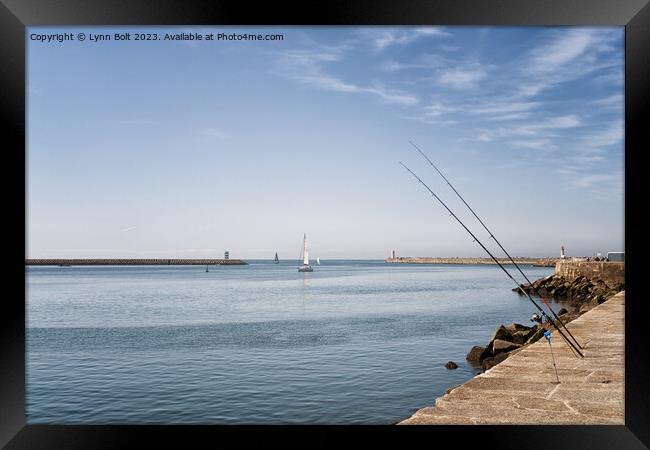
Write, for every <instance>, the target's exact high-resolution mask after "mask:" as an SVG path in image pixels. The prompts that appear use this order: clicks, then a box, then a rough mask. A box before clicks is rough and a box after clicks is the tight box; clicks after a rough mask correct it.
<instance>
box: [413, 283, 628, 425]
mask: <svg viewBox="0 0 650 450" xmlns="http://www.w3.org/2000/svg"><path fill="white" fill-rule="evenodd" d="M567 328H568V329H569V330H570V331H571V333H572V334H573V335H574V336H575V337H576V339H577V340H578V341H579V342H581V343H582V344H583V347H584V355H585V356H584V358H576V357H575V355H574V354H573V353H572V352H571V350H570V349H569V347H568V346H567V345H566V344H565V343H564V341H563V340H562V338H561V337H560V336H559V335H558V334H557V332H555V331H554V332H552V337H551V341H552V346H553V352H554V355H555V362H556V365H557V372H558V377H559V379H560V383H559V384H558V383H557V382H556V378H555V371H554V369H553V362H552V360H551V355H550V352H549V346H548V343H547V342H546V339H542V340H541V341H538V342H536V343H534V344H531V345H528V346H526V348H523V349H522V350H520V351H519V352H517V354H515V355H513V356H510V357H509V358H507V359H506V360H505V361H504V362H502V363H501V364H499V365H497V366H495V367H492V368H491V369H489V370H487V371H486V372H485V373H482V374H479V375H477V376H476V377H474V378H472V379H471V380H470V381H468V382H467V383H465V384H462V385H460V386H457V387H455V388H452V389H449V390H448V391H447V392H446V393H445V395H443V396H442V397H439V398H437V399H436V400H435V407H433V406H428V407H425V408H422V409H420V410H418V411H417V412H416V413H415V414H413V415H412V416H411V417H410V418H408V419H406V420H404V421H402V422H400V424H427V425H437V424H454V425H457V424H531V425H544V424H567V425H568V424H574V425H577V424H584V425H623V424H625V374H624V370H625V367H624V364H625V346H624V339H625V292H620V293H618V294H617V295H615V296H613V297H611V298H610V299H608V300H607V301H606V302H604V303H602V304H600V305H598V306H596V307H595V308H594V309H592V310H591V311H589V312H587V313H585V314H583V315H581V316H580V317H578V318H577V319H575V320H574V321H572V322H571V323H570V324H568V326H567Z"/></svg>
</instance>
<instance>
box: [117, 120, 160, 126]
mask: <svg viewBox="0 0 650 450" xmlns="http://www.w3.org/2000/svg"><path fill="white" fill-rule="evenodd" d="M120 123H121V124H123V125H157V124H158V121H157V120H153V119H127V120H122V121H120Z"/></svg>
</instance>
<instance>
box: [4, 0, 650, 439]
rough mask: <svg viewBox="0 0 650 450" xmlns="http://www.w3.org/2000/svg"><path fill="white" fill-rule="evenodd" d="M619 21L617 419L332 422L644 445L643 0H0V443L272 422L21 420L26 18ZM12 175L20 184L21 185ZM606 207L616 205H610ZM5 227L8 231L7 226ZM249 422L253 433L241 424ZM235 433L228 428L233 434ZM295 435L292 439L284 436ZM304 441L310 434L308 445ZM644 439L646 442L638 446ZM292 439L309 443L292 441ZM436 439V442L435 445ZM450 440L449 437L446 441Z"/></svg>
mask: <svg viewBox="0 0 650 450" xmlns="http://www.w3.org/2000/svg"><path fill="white" fill-rule="evenodd" d="M264 24H266V25H274V24H275V25H497V26H498V25H517V26H525V25H553V26H556V25H581V26H591V25H609V26H611V25H621V26H625V30H626V33H625V194H626V195H625V238H626V249H625V251H626V261H627V264H626V265H627V272H626V298H627V301H626V311H625V321H626V324H625V325H626V328H625V333H626V339H625V384H626V389H625V426H507V427H504V426H435V427H420V428H418V427H334V430H336V431H341V430H344V431H346V432H350V431H354V432H357V433H362V434H363V438H364V439H366V438H372V437H375V438H379V439H381V440H382V441H383V440H384V439H385V438H386V437H391V438H397V439H399V440H400V442H401V439H402V438H403V437H404V436H414V435H417V437H419V438H423V439H425V442H429V445H441V444H442V442H444V441H443V439H445V440H446V439H451V442H452V443H461V444H462V445H465V444H468V443H469V444H470V445H471V444H477V445H482V446H485V445H487V446H488V447H492V446H498V447H499V448H503V449H506V448H549V449H550V448H588V449H600V448H608V449H609V448H644V447H645V445H650V421H649V420H648V417H649V416H650V414H649V413H650V406H649V404H650V379H649V377H648V373H649V370H648V369H649V368H650V358H649V357H650V352H649V351H648V337H647V336H648V334H647V333H644V329H643V327H644V325H645V317H647V314H644V313H645V312H646V311H647V306H646V305H647V302H646V301H644V300H645V299H643V298H642V296H641V295H640V289H641V283H640V280H641V273H640V271H641V258H642V255H643V253H642V250H641V248H640V247H637V245H640V244H641V241H642V240H641V239H640V232H641V230H638V228H637V227H636V226H635V225H636V224H638V223H639V221H638V219H636V218H635V205H640V204H643V200H642V199H639V202H638V203H637V200H636V199H635V195H639V196H640V195H642V193H643V192H644V191H647V189H643V187H644V186H643V185H642V183H641V181H642V180H643V177H642V175H641V171H642V170H645V169H644V168H643V166H642V165H641V164H639V162H640V158H641V154H642V153H644V151H647V150H648V149H650V145H649V143H648V132H647V130H646V127H644V125H645V122H644V121H643V118H644V117H646V116H647V115H648V109H649V108H648V104H649V103H650V89H649V84H650V45H649V44H650V6H649V5H648V0H618V1H617V0H573V1H566V0H490V1H488V0H438V1H433V0H411V1H409V2H403V3H398V2H394V1H390V0H355V1H350V0H348V1H344V0H329V1H327V2H303V3H301V4H295V5H294V4H289V3H276V2H264V3H260V4H249V3H248V2H241V1H234V0H227V1H226V0H217V1H205V0H191V1H183V2H181V1H164V0H159V1H156V2H143V1H128V0H59V1H54V0H50V1H48V0H29V1H25V0H0V84H1V86H2V89H1V90H0V95H1V96H2V97H1V99H0V111H2V123H3V124H4V125H6V126H7V130H8V132H7V134H5V136H4V138H5V139H4V140H5V142H6V143H7V144H5V146H4V156H6V157H10V158H11V163H8V162H6V161H7V160H5V175H7V174H8V173H13V174H14V175H15V176H16V179H13V180H8V178H7V177H6V176H5V177H3V178H2V180H3V183H5V189H4V192H5V202H9V204H10V211H9V212H7V213H6V214H5V217H4V222H5V224H7V222H8V223H9V226H10V228H9V230H8V231H7V232H6V235H5V236H6V237H7V236H11V237H10V239H9V240H10V241H11V242H13V243H14V244H15V246H14V247H13V248H12V249H11V250H7V249H6V250H5V253H7V252H9V253H10V254H9V255H6V256H5V257H6V258H7V259H8V260H9V261H10V265H9V267H6V268H5V271H6V272H9V277H8V278H6V280H8V281H9V282H10V284H11V285H12V286H13V287H15V288H16V290H15V294H12V295H5V296H4V299H3V305H2V317H3V321H2V327H1V329H0V347H1V348H0V380H1V382H0V445H3V446H5V445H6V448H48V449H49V448H66V449H69V448H119V447H125V446H130V445H132V444H133V442H134V441H136V440H146V442H147V443H148V444H149V445H151V444H152V443H153V442H156V443H159V444H165V445H171V444H177V445H178V444H180V445H183V446H187V442H188V440H194V439H207V441H206V442H207V443H208V444H209V445H210V446H220V445H225V442H226V441H225V440H224V439H226V438H227V437H231V436H227V435H231V434H236V437H237V438H238V439H239V441H238V445H241V444H243V443H250V444H262V445H263V444H267V442H268V441H266V440H262V439H260V433H261V434H262V435H264V436H263V439H266V437H268V436H275V435H276V433H277V432H278V431H286V428H283V427H254V428H253V429H251V427H246V426H244V427H240V426H237V427H223V426H163V425H161V426H58V425H51V426H46V425H26V419H25V298H26V292H25V279H24V260H25V256H26V255H25V246H24V245H22V246H21V245H20V236H22V237H23V242H25V236H26V234H25V226H26V221H27V218H26V215H25V200H26V195H27V193H26V192H25V196H20V195H19V194H18V192H19V191H20V190H21V188H24V187H25V186H26V177H27V176H28V175H29V174H26V173H25V151H26V150H25V94H24V93H25V49H26V39H25V27H28V26H36V25H56V26H63V25H264ZM21 183H22V184H21ZM614 213H616V212H614ZM10 233H11V234H10ZM432 401H433V400H432ZM251 431H255V433H253V432H251ZM295 431H302V432H304V431H309V432H311V433H317V434H318V436H319V442H318V443H326V442H327V441H331V440H333V439H335V436H336V434H332V433H331V429H330V428H329V427H327V428H324V427H292V428H291V430H290V431H289V434H287V435H284V436H283V437H284V438H285V439H286V440H289V439H291V438H290V436H293V434H294V433H295ZM233 437H234V436H233ZM294 439H295V438H294ZM310 444H311V442H309V445H310ZM644 444H645V445H644ZM302 445H308V444H307V442H305V441H302ZM442 445H444V444H442ZM452 445H454V444H452Z"/></svg>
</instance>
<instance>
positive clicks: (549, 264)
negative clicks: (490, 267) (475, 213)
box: [385, 256, 558, 267]
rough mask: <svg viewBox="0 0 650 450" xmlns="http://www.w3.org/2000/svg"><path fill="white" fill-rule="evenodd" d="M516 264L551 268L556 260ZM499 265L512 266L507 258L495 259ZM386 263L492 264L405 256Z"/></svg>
mask: <svg viewBox="0 0 650 450" xmlns="http://www.w3.org/2000/svg"><path fill="white" fill-rule="evenodd" d="M513 259H514V260H515V262H516V263H517V264H526V265H533V266H544V267H553V266H555V263H556V262H557V260H558V258H513ZM497 260H498V261H499V262H500V263H501V264H512V262H511V261H510V260H509V259H507V258H497ZM385 261H386V262H387V263H403V264H494V265H496V263H495V262H494V260H493V259H492V258H432V257H412V256H405V257H399V258H387V259H385Z"/></svg>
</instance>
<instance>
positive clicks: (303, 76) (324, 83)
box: [277, 47, 419, 106]
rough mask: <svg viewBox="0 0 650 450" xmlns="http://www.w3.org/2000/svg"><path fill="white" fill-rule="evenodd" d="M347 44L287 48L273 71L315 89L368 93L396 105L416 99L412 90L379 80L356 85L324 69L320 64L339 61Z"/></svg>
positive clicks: (413, 101) (411, 102)
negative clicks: (389, 84)
mask: <svg viewBox="0 0 650 450" xmlns="http://www.w3.org/2000/svg"><path fill="white" fill-rule="evenodd" d="M346 49H347V48H344V47H339V48H336V49H334V50H332V49H330V50H329V51H322V49H321V50H316V51H314V52H311V51H309V50H290V51H287V52H284V53H283V54H281V56H280V60H281V66H282V68H281V69H280V70H278V72H277V73H279V74H280V75H282V76H283V77H285V78H289V79H292V80H294V81H297V82H299V83H301V84H303V85H306V86H310V87H313V88H317V89H322V90H327V91H333V92H341V93H352V94H370V95H374V96H375V97H378V98H379V99H380V100H381V101H382V102H384V103H391V104H396V105H406V106H408V105H414V104H416V103H418V102H419V99H418V98H417V97H416V96H415V95H412V94H409V93H406V92H403V91H401V90H398V89H394V88H389V87H387V86H385V85H384V84H383V83H381V82H379V81H374V82H372V83H370V84H368V85H360V84H356V83H352V82H349V81H344V80H342V79H341V78H339V77H337V76H334V75H330V74H328V73H326V72H325V70H324V69H323V65H324V64H326V63H332V62H337V61H341V60H342V59H343V53H344V52H345V50H346Z"/></svg>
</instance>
